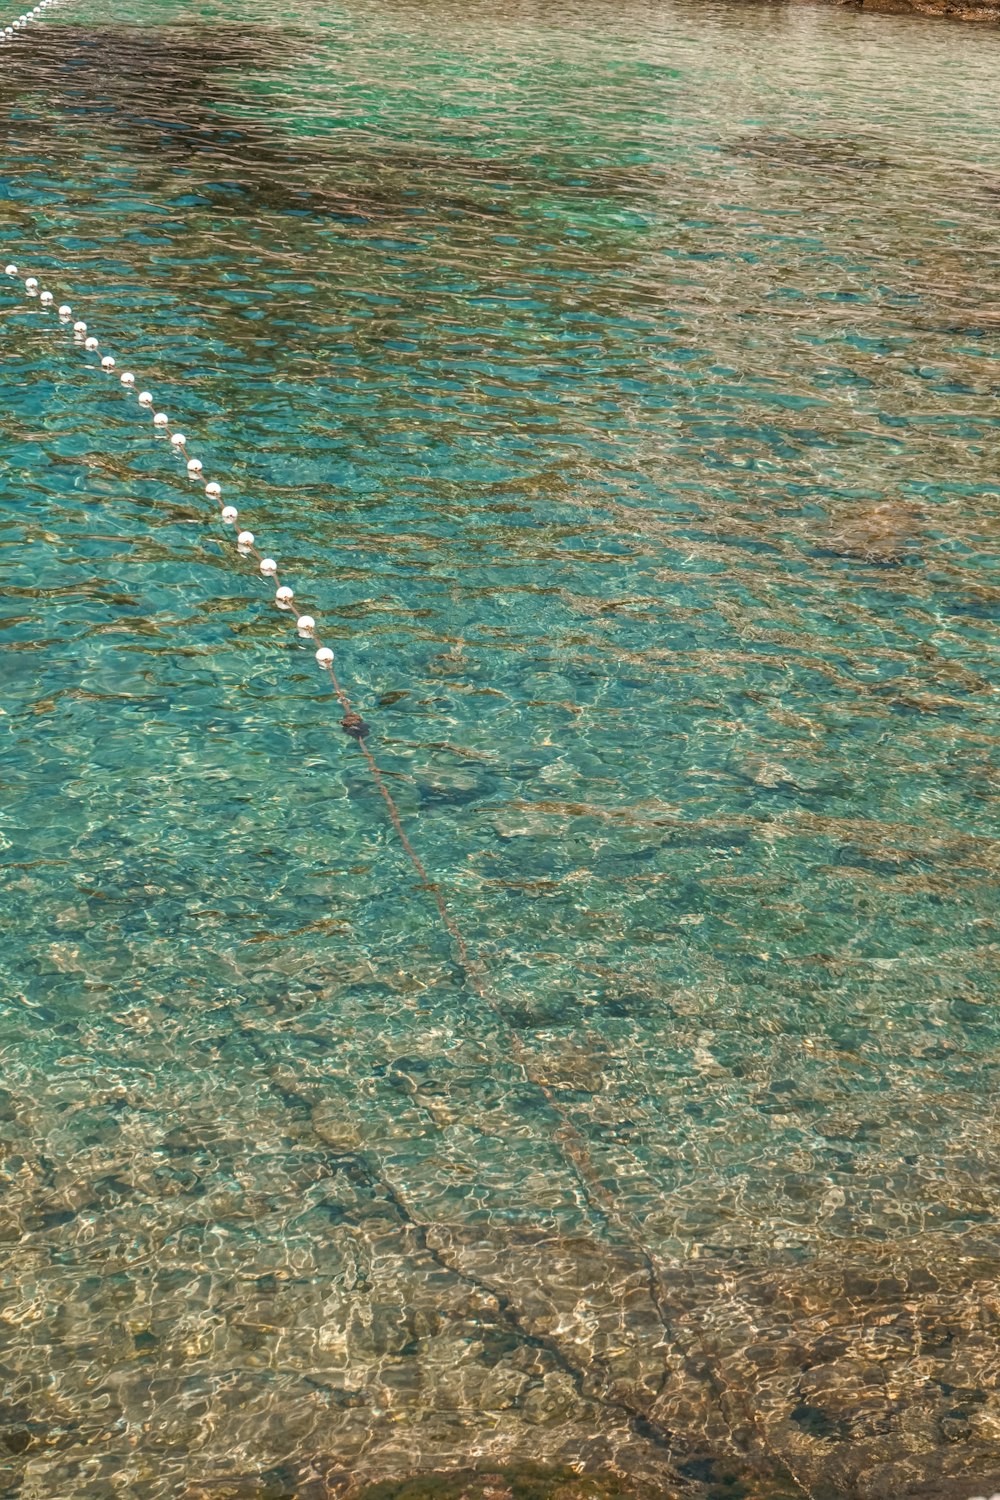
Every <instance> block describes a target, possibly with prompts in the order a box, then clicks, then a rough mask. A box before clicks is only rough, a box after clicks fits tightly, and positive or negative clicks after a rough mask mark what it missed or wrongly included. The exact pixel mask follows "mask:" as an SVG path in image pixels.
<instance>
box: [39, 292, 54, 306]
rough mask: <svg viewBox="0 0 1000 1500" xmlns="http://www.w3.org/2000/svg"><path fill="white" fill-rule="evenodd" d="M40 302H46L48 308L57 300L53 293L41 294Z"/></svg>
mask: <svg viewBox="0 0 1000 1500" xmlns="http://www.w3.org/2000/svg"><path fill="white" fill-rule="evenodd" d="M38 300H39V302H44V303H45V306H46V307H48V305H49V303H50V302H54V301H55V300H56V299H55V298H54V297H53V295H52V293H51V292H41V293H40V294H39V297H38Z"/></svg>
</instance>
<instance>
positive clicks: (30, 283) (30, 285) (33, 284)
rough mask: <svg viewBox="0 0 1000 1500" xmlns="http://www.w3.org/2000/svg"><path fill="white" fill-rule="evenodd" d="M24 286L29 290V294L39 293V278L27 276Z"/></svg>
mask: <svg viewBox="0 0 1000 1500" xmlns="http://www.w3.org/2000/svg"><path fill="white" fill-rule="evenodd" d="M24 285H25V287H26V288H27V290H28V291H29V292H37V291H38V278H37V276H26V277H25V279H24Z"/></svg>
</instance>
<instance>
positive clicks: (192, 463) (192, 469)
mask: <svg viewBox="0 0 1000 1500" xmlns="http://www.w3.org/2000/svg"><path fill="white" fill-rule="evenodd" d="M203 467H204V465H203V464H202V461H201V459H200V458H189V459H188V473H189V474H200V473H201V471H202V468H203Z"/></svg>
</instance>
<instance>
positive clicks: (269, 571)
mask: <svg viewBox="0 0 1000 1500" xmlns="http://www.w3.org/2000/svg"><path fill="white" fill-rule="evenodd" d="M260 571H261V572H262V573H263V575H264V577H265V578H273V577H274V575H275V573H277V571H278V564H277V563H276V562H275V560H274V558H273V557H263V558H261V563H260Z"/></svg>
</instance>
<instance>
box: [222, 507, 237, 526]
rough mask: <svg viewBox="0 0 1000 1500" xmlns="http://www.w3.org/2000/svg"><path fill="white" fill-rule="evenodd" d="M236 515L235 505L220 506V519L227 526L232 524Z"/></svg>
mask: <svg viewBox="0 0 1000 1500" xmlns="http://www.w3.org/2000/svg"><path fill="white" fill-rule="evenodd" d="M238 515H239V511H238V510H237V509H236V506H235V505H224V506H223V507H222V519H223V520H224V521H225V523H226V525H227V526H232V524H233V522H234V521H235V520H236V518H237V516H238Z"/></svg>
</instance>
